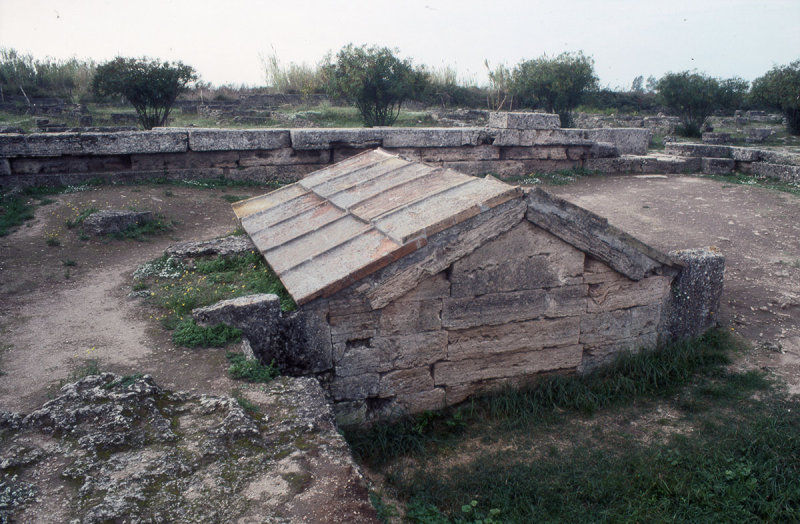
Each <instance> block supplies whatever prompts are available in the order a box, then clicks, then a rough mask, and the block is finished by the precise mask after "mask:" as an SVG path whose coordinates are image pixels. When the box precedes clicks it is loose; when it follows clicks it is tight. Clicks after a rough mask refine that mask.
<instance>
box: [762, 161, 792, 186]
mask: <svg viewBox="0 0 800 524" xmlns="http://www.w3.org/2000/svg"><path fill="white" fill-rule="evenodd" d="M751 168H752V173H753V174H754V175H758V176H761V177H766V178H774V179H776V180H781V181H783V182H788V183H795V184H796V183H800V166H795V165H790V164H771V163H768V162H753V164H752V165H751Z"/></svg>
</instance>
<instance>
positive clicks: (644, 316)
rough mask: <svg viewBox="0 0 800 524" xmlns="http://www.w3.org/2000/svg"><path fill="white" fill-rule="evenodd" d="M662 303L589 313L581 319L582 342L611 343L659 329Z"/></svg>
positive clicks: (591, 343)
mask: <svg viewBox="0 0 800 524" xmlns="http://www.w3.org/2000/svg"><path fill="white" fill-rule="evenodd" d="M660 317H661V304H652V305H648V306H637V307H633V308H630V309H616V310H613V311H607V312H603V313H589V314H586V315H584V316H583V318H582V319H581V338H580V342H581V344H585V345H598V344H609V343H613V342H615V341H619V340H626V339H630V338H635V337H638V336H640V335H643V334H645V333H654V332H657V331H658V327H659V321H660Z"/></svg>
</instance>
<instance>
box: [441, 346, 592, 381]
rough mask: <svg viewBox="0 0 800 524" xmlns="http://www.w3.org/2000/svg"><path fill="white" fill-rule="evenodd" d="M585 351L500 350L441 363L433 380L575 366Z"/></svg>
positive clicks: (512, 374)
mask: <svg viewBox="0 0 800 524" xmlns="http://www.w3.org/2000/svg"><path fill="white" fill-rule="evenodd" d="M582 353H583V347H582V346H580V345H575V346H561V347H555V348H545V349H542V350H539V351H518V352H514V353H500V354H496V355H493V356H492V358H491V359H484V358H479V359H468V360H460V361H457V362H449V361H448V362H438V363H436V364H434V366H433V380H434V383H435V384H436V385H437V386H450V385H457V384H468V383H471V382H478V381H481V380H491V379H497V378H507V377H518V376H524V375H531V374H533V373H539V372H542V371H553V370H558V369H569V368H575V367H577V366H578V364H580V361H581V356H582Z"/></svg>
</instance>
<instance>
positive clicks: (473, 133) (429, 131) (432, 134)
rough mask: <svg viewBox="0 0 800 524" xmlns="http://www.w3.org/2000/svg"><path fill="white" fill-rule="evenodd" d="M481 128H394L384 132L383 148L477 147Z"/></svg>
mask: <svg viewBox="0 0 800 524" xmlns="http://www.w3.org/2000/svg"><path fill="white" fill-rule="evenodd" d="M480 131H482V130H481V129H480V128H475V129H471V128H460V127H439V128H436V127H426V128H422V127H392V128H388V129H385V130H384V134H383V147H460V146H477V145H478V143H479V142H478V140H479V136H480Z"/></svg>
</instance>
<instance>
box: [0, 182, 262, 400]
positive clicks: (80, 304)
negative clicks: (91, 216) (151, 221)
mask: <svg viewBox="0 0 800 524" xmlns="http://www.w3.org/2000/svg"><path fill="white" fill-rule="evenodd" d="M265 191H267V189H260V188H250V187H247V188H231V189H228V190H222V189H199V188H197V189H195V188H188V187H187V188H184V187H170V186H106V187H101V188H98V189H94V190H90V191H86V192H76V193H69V194H62V195H55V196H52V197H50V198H52V199H53V200H55V202H54V203H51V204H48V205H45V206H42V207H38V208H37V209H36V217H35V219H34V220H32V221H29V222H27V223H26V224H25V225H23V226H22V227H20V228H19V229H18V230H17V231H15V232H13V233H12V234H11V235H8V236H6V237H0V340H1V342H0V370H1V371H2V372H3V373H4V375H3V376H0V409H5V410H10V411H22V412H29V411H31V410H33V409H36V408H37V407H38V406H40V405H41V404H42V403H43V402H44V401H46V400H47V398H48V396H49V395H52V393H53V392H54V391H56V390H57V388H58V386H59V383H60V382H61V381H64V380H67V379H68V378H69V377H70V376H71V375H73V374H74V373H75V372H76V370H78V369H80V368H81V367H83V366H85V365H86V363H87V362H88V361H89V360H91V359H95V360H97V361H98V365H99V368H100V369H101V370H103V371H113V372H116V373H121V374H132V373H150V374H152V375H153V376H154V377H155V379H156V381H157V382H158V383H159V384H160V385H161V386H163V387H165V388H169V389H180V390H191V389H196V390H198V391H201V392H204V393H222V394H229V393H230V392H231V389H232V388H234V387H236V385H237V383H234V382H233V381H230V380H229V379H228V378H227V377H226V373H225V369H226V362H225V358H224V354H225V351H224V350H218V349H203V350H187V349H184V348H176V347H175V346H174V344H173V343H172V340H171V338H170V336H169V334H168V333H166V332H165V331H164V330H163V329H162V328H161V327H160V326H159V325H158V323H157V322H155V321H154V320H152V319H151V318H150V315H151V314H153V311H152V310H151V309H150V308H149V307H148V306H146V304H145V303H144V302H143V300H142V299H140V298H130V297H129V296H128V295H129V293H130V292H131V285H132V281H131V274H132V272H133V271H134V270H135V269H136V268H137V267H138V266H139V265H140V264H142V263H144V262H147V261H149V260H152V259H153V258H157V257H158V256H160V255H161V254H162V253H163V251H164V249H165V248H166V247H167V246H169V245H170V244H173V243H175V242H176V241H178V240H203V239H209V238H213V237H216V236H221V235H225V234H226V233H229V232H231V231H232V230H233V229H234V228H235V227H236V223H235V221H234V214H233V211H232V210H231V207H230V203H229V202H228V201H226V200H224V199H223V198H222V197H223V196H224V195H238V196H252V195H256V194H260V193H263V192H265ZM88 207H95V208H99V209H105V208H113V209H128V208H134V209H137V210H151V211H154V212H156V213H161V214H162V215H163V216H164V217H165V219H166V220H172V221H174V222H175V224H174V229H173V230H171V231H169V232H167V233H164V234H161V235H158V236H155V237H151V238H150V239H149V240H146V241H141V242H140V241H136V240H114V239H105V238H102V239H97V238H91V239H88V240H81V239H80V237H79V234H78V232H77V230H75V229H72V230H70V229H68V228H67V227H66V226H65V221H66V220H68V219H74V218H75V216H76V214H77V213H79V212H80V211H81V210H83V209H86V208H88ZM48 238H54V239H56V240H57V241H58V243H59V244H60V245H57V246H52V245H48V243H47V239H48ZM51 243H54V242H53V241H51ZM73 262H74V265H73Z"/></svg>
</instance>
